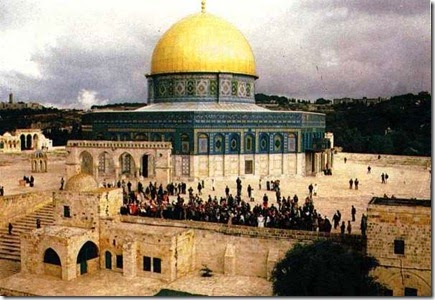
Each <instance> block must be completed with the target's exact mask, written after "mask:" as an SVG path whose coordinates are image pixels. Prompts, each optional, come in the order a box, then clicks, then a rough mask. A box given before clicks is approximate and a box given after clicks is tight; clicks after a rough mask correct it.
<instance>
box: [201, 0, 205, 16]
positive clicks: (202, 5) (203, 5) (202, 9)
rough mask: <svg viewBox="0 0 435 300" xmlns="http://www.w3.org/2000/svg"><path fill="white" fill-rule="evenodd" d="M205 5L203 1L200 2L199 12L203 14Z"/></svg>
mask: <svg viewBox="0 0 435 300" xmlns="http://www.w3.org/2000/svg"><path fill="white" fill-rule="evenodd" d="M205 4H206V3H205V0H202V1H201V12H202V13H205Z"/></svg>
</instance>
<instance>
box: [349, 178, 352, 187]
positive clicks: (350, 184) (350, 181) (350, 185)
mask: <svg viewBox="0 0 435 300" xmlns="http://www.w3.org/2000/svg"><path fill="white" fill-rule="evenodd" d="M352 186H353V180H352V178H351V179H350V180H349V188H350V189H352Z"/></svg>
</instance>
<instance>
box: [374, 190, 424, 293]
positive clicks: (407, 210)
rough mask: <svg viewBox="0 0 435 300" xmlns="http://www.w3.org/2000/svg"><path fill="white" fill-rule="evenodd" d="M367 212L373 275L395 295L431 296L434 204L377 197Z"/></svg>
mask: <svg viewBox="0 0 435 300" xmlns="http://www.w3.org/2000/svg"><path fill="white" fill-rule="evenodd" d="M367 213H368V215H367V219H368V227H367V253H368V254H369V255H371V256H373V257H375V258H377V259H378V261H379V264H380V266H379V267H377V268H376V269H375V270H374V272H373V275H374V276H376V277H378V280H379V282H382V283H384V284H385V285H386V286H387V287H388V288H389V293H390V294H391V295H392V296H431V295H432V285H431V282H432V280H431V278H432V271H431V266H432V262H431V257H432V244H431V239H432V228H431V226H432V225H431V223H432V222H431V201H430V200H413V199H411V200H410V199H388V198H373V199H372V200H371V201H370V203H369V206H368V211H367Z"/></svg>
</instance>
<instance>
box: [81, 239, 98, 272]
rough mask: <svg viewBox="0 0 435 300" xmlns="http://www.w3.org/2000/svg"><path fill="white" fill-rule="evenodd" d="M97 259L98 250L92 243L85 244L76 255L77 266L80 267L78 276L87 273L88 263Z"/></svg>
mask: <svg viewBox="0 0 435 300" xmlns="http://www.w3.org/2000/svg"><path fill="white" fill-rule="evenodd" d="M97 257H98V248H97V245H95V244H94V243H93V242H91V241H88V242H86V243H85V244H84V245H83V246H82V248H81V249H80V251H79V254H78V255H77V264H79V265H80V275H82V274H86V273H88V261H89V260H91V259H94V258H97Z"/></svg>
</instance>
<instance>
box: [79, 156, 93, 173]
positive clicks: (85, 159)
mask: <svg viewBox="0 0 435 300" xmlns="http://www.w3.org/2000/svg"><path fill="white" fill-rule="evenodd" d="M79 160H80V167H81V173H86V174H89V175H93V174H94V170H93V167H94V158H93V157H92V155H91V154H90V153H89V152H87V151H83V152H82V153H80V156H79Z"/></svg>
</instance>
